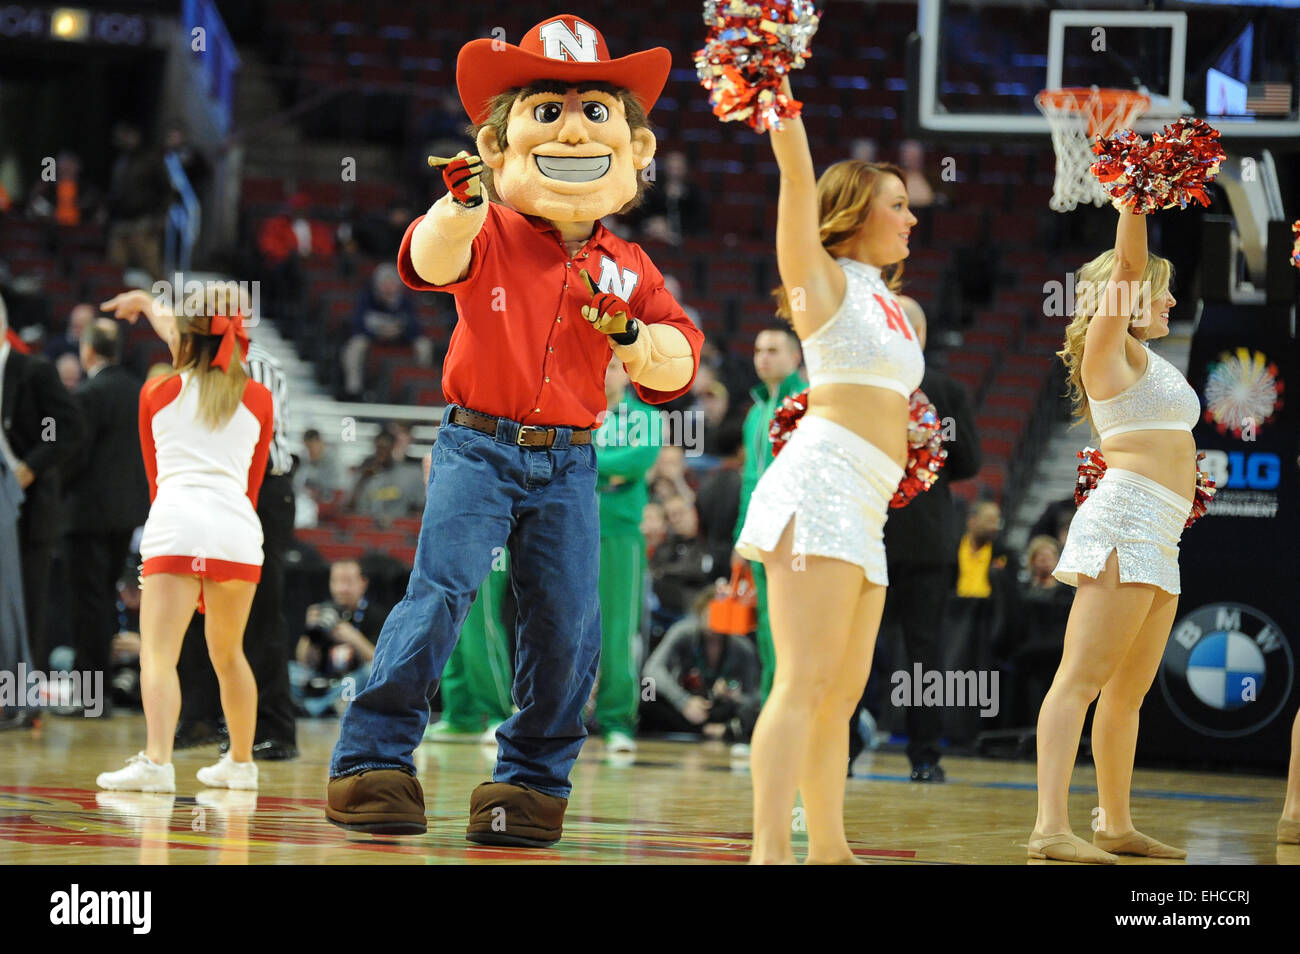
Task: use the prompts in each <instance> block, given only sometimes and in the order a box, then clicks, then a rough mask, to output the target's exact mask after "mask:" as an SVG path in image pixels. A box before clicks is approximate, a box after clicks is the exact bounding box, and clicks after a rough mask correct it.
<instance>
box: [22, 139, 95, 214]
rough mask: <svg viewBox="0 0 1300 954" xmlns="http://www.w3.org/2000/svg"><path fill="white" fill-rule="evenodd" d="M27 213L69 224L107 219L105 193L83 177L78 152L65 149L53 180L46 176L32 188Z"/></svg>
mask: <svg viewBox="0 0 1300 954" xmlns="http://www.w3.org/2000/svg"><path fill="white" fill-rule="evenodd" d="M27 215H28V217H29V218H32V219H51V220H52V221H54V222H55V223H56V224H58V225H63V226H68V227H73V226H78V225H81V224H82V223H83V222H94V223H96V224H100V223H101V222H102V221H103V217H104V199H103V196H101V195H100V193H99V191H98V190H97V189H96V188H95V187H94V186H92V185H91V184H90V183H88V182H86V181H85V180H84V179H82V178H81V158H80V157H79V156H78V155H77V154H76V153H74V152H69V151H66V150H65V151H64V152H60V153H59V154H58V156H57V157H56V158H55V163H54V179H53V181H49V180H46V179H45V178H44V177H42V178H41V179H40V181H38V182H37V183H36V185H34V186H33V187H32V191H31V194H30V195H29V196H28V198H27Z"/></svg>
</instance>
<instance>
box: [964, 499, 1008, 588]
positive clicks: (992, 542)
mask: <svg viewBox="0 0 1300 954" xmlns="http://www.w3.org/2000/svg"><path fill="white" fill-rule="evenodd" d="M1001 532H1002V508H1001V506H999V505H998V502H997V501H996V500H979V501H976V503H975V505H974V507H972V508H971V512H970V516H969V517H968V518H967V519H966V534H965V535H964V536H963V537H962V538H961V543H960V545H959V546H958V549H957V568H958V574H957V595H958V596H963V597H975V598H976V599H986V598H988V597H989V596H991V595H992V593H993V590H992V583H991V582H990V577H989V574H990V572H991V571H992V570H994V569H999V570H1000V569H1005V568H1006V565H1007V550H1006V547H1004V546H1003V544H1002V540H1001V537H1000V534H1001Z"/></svg>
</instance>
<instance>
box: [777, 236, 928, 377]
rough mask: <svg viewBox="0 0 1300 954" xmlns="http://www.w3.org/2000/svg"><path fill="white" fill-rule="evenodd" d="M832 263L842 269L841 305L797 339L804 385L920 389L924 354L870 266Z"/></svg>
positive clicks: (843, 260)
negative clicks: (800, 346)
mask: <svg viewBox="0 0 1300 954" xmlns="http://www.w3.org/2000/svg"><path fill="white" fill-rule="evenodd" d="M835 261H837V262H838V263H839V264H840V267H842V268H843V269H844V277H845V284H844V301H842V302H841V303H840V307H839V308H838V309H837V310H836V312H835V314H834V315H832V316H831V318H830V320H829V321H827V322H826V324H824V325H822V326H821V327H820V328H818V329H817V330H816V331H814V332H813V333H812V334H811V335H809V336H808V337H807V338H805V339H804V340H803V357H804V364H805V366H806V367H807V368H808V385H809V387H814V388H815V387H817V386H818V385H820V384H869V385H873V386H875V387H878V388H889V389H890V390H892V391H897V392H898V393H899V394H901V395H903V397H905V398H910V397H911V396H912V392H913V391H915V390H916V389H917V388H918V387H920V386H921V378H922V377H923V376H924V374H925V356H924V355H923V354H922V352H921V343H920V341H919V340H917V337H916V332H915V331H913V330H912V325H911V323H909V322H908V320H907V316H906V315H905V314H904V313H903V306H902V305H900V304H899V303H898V301H897V300H896V299H895V298H894V295H893V292H891V291H890V290H889V286H888V285H886V284H885V281H884V279H883V278H882V277H881V274H880V269H879V268H877V267H876V266H874V265H868V264H866V263H865V262H859V261H858V260H857V259H852V258H837V259H836V260H835Z"/></svg>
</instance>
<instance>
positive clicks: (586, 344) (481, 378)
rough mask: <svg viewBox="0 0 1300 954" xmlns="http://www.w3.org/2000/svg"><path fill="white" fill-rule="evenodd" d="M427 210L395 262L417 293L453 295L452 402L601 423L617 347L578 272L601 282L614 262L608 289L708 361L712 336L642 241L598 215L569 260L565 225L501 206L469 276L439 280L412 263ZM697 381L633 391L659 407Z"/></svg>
mask: <svg viewBox="0 0 1300 954" xmlns="http://www.w3.org/2000/svg"><path fill="white" fill-rule="evenodd" d="M423 218H424V216H420V218H418V219H416V220H415V221H414V222H412V223H411V225H410V227H409V228H408V229H407V230H406V235H405V236H403V238H402V246H401V249H400V250H399V251H398V253H397V270H398V272H400V273H401V276H402V281H404V282H405V283H406V284H407V285H408V286H410V287H411V288H413V289H415V290H417V291H439V292H448V293H450V294H452V295H455V296H456V313H457V315H458V316H459V321H457V322H456V330H455V331H453V332H452V335H451V344H450V346H449V347H448V349H447V358H446V361H445V362H444V363H443V369H442V391H443V394H444V395H445V396H446V398H447V400H448V401H451V402H452V403H455V404H459V405H461V406H463V407H467V408H472V409H473V410H475V411H482V412H483V413H485V414H494V415H496V416H498V417H506V418H509V419H510V420H513V421H519V422H521V423H523V424H537V425H558V426H563V427H593V426H595V424H596V419H597V416H598V415H599V414H601V413H602V412H604V410H605V403H606V402H605V367H606V365H607V364H608V363H609V359H610V357H611V356H612V352H611V351H610V348H609V341H608V339H607V336H605V335H603V334H601V333H600V332H598V331H596V330H595V329H594V328H592V327H591V324H590V322H588V321H587V319H585V318H583V317H582V311H581V309H582V306H583V305H587V304H590V303H591V294H590V293H589V292H588V291H587V287H586V285H585V284H584V283H583V281H582V278H581V277H580V276H579V274H578V273H579V272H580V271H581V270H582V269H584V268H585V269H586V270H587V274H589V275H590V276H591V279H592V282H593V283H595V284H597V285H599V284H600V282H601V273H602V269H604V270H606V271H609V270H614V274H615V275H616V276H617V278H616V281H615V284H613V285H612V286H611V287H609V288H608V289H606V290H607V291H611V292H613V293H614V294H621V295H622V297H623V298H625V299H626V300H627V302H628V304H629V305H630V306H631V308H632V317H634V318H636V319H637V321H639V322H641V323H642V324H646V325H650V324H657V323H659V322H664V323H666V324H670V325H672V326H673V327H675V328H678V329H680V330H681V332H682V334H684V335H685V336H686V340H687V341H688V342H689V343H690V346H691V352H692V354H693V357H694V361H695V367H696V369H698V368H699V364H700V345H701V344H702V343H703V341H704V335H703V333H702V332H701V331H700V330H699V329H698V328H696V327H695V325H694V324H693V323H692V322H691V319H690V318H688V317H687V316H686V313H685V312H684V311H682V306H681V305H679V304H678V303H677V301H676V300H675V299H674V298H673V296H672V295H670V294H669V293H668V290H667V289H666V288H664V279H663V275H662V274H660V272H659V269H657V268H655V266H654V263H653V262H651V261H650V259H649V257H648V256H647V255H646V254H645V252H644V251H643V250H642V249H641V247H640V246H639V245H636V244H635V243H633V242H626V241H624V240H623V239H621V238H619V237H618V236H617V235H615V234H614V233H612V232H610V231H609V230H608V229H606V228H605V227H604V226H603V225H601V224H600V223H599V222H597V223H596V228H595V230H594V231H593V232H592V235H591V238H589V239H588V240H587V244H586V245H584V246H583V248H582V250H581V251H579V252H578V253H577V255H575V256H573V257H572V258H570V257H569V253H568V251H567V250H566V249H565V247H564V242H563V240H562V239H561V238H560V233H559V232H558V231H557V230H556V229H555V227H554V226H552V225H551V224H550V223H549V222H547V221H546V220H545V219H539V218H536V217H534V216H529V215H523V214H521V213H519V212H516V211H514V210H513V209H509V208H507V207H505V206H503V205H499V204H497V203H495V202H493V203H491V204H490V205H489V207H488V216H487V220H486V221H485V222H484V223H483V228H482V229H480V230H479V233H478V235H476V236H475V237H474V244H473V246H472V249H471V251H470V262H469V271H468V273H467V274H466V275H465V278H464V279H462V280H461V281H459V282H454V283H453V284H450V285H430V284H429V283H428V282H426V281H424V280H423V279H422V278H420V276H419V275H417V274H416V271H415V266H414V265H413V264H412V263H411V232H412V231H413V230H414V229H415V227H416V226H417V225H419V224H420V220H421V219H423ZM629 285H630V286H631V290H630V294H627V293H626V292H627V291H628V288H629ZM694 378H695V373H694V371H692V373H691V380H692V381H693V380H694ZM690 385H691V382H689V381H688V382H687V383H686V385H685V386H683V387H682V388H680V389H679V390H676V391H655V390H652V389H650V388H645V387H642V386H641V385H639V384H635V383H634V384H633V387H634V388H636V392H637V394H638V395H640V397H641V398H642V399H643V400H644V401H646V402H647V403H650V404H662V403H664V402H665V401H671V400H672V399H673V398H675V397H679V396H681V395H682V394H685V393H686V392H687V391H689V390H690Z"/></svg>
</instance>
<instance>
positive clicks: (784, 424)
mask: <svg viewBox="0 0 1300 954" xmlns="http://www.w3.org/2000/svg"><path fill="white" fill-rule="evenodd" d="M807 410H808V389H807V388H804V389H803V390H802V391H800V392H799V393H798V394H791V395H788V396H787V397H786V399H785V400H784V401H782V402H781V406H780V407H779V408H777V409H776V414H774V415H773V416H772V423H771V425H770V426H769V427H768V429H767V436H768V437H769V438H771V440H772V456H773V457H775V456H776V455H777V454H779V453H781V450H782V448H784V447H785V444H786V441H788V440H789V439H790V437H791V435H793V434H794V429H795V428H796V427H798V426H799V419H800V418H801V417H803V415H804V412H805V411H807Z"/></svg>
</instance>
